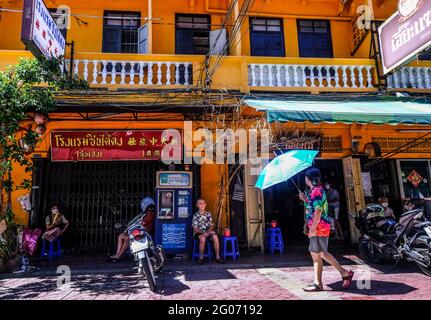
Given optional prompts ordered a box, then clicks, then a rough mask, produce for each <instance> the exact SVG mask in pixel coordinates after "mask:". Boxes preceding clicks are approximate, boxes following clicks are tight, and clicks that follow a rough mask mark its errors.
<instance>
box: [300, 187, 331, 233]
mask: <svg viewBox="0 0 431 320" xmlns="http://www.w3.org/2000/svg"><path fill="white" fill-rule="evenodd" d="M305 207H306V209H307V212H306V214H305V220H306V222H307V225H308V227H311V225H312V224H313V219H314V213H315V212H316V210H320V211H321V212H322V214H321V217H320V222H319V223H318V224H317V228H316V232H317V236H318V237H329V234H330V233H331V224H330V221H329V217H328V201H327V200H326V194H325V191H324V190H323V188H322V187H321V186H316V187H314V188H313V189H312V190H311V191H310V193H308V194H307V195H306V200H305Z"/></svg>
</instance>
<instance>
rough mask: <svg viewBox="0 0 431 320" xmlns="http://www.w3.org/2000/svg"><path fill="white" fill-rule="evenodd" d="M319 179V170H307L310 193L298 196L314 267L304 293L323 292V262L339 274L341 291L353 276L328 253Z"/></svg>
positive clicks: (325, 207)
mask: <svg viewBox="0 0 431 320" xmlns="http://www.w3.org/2000/svg"><path fill="white" fill-rule="evenodd" d="M320 179H321V174H320V170H319V169H317V168H310V169H308V170H307V171H306V173H305V183H306V185H307V187H308V188H309V189H310V192H308V193H307V195H305V194H304V193H302V192H301V193H300V194H299V197H300V199H301V200H302V201H304V204H305V207H306V210H307V212H306V216H305V219H306V225H307V227H308V238H309V239H310V246H309V248H308V249H309V251H310V254H311V257H312V259H313V265H314V281H313V282H312V283H310V284H309V285H307V286H306V287H305V288H304V291H306V292H315V291H322V290H323V283H322V274H323V260H325V261H327V262H328V263H329V264H331V265H332V266H333V267H335V268H336V269H337V270H338V272H340V275H341V278H342V280H343V289H347V288H348V287H349V286H350V284H351V283H352V279H353V275H354V273H353V271H347V270H346V269H344V268H343V267H342V266H341V265H340V264H339V263H338V261H337V260H336V259H335V257H334V256H333V255H332V254H330V253H329V252H328V242H329V234H330V231H331V226H330V224H329V219H328V201H327V200H326V195H325V191H324V190H323V188H322V185H321V183H320ZM322 259H323V260H322Z"/></svg>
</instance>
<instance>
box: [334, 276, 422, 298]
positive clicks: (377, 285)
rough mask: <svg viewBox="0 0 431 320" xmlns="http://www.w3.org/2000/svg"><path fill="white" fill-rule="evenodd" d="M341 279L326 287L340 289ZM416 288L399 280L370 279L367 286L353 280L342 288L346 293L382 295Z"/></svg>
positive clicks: (406, 291) (400, 292) (411, 290)
mask: <svg viewBox="0 0 431 320" xmlns="http://www.w3.org/2000/svg"><path fill="white" fill-rule="evenodd" d="M341 286H342V283H341V281H339V282H334V283H331V284H328V287H329V288H331V289H332V290H334V291H340V288H341ZM416 290H418V289H417V288H414V287H412V286H409V285H407V284H405V283H401V282H392V281H381V280H375V281H374V280H372V281H371V284H370V286H369V288H367V287H366V286H364V283H363V282H361V281H353V282H352V284H351V285H350V287H349V289H347V290H342V292H346V293H355V294H361V295H365V296H384V295H403V294H407V293H410V292H413V291H416Z"/></svg>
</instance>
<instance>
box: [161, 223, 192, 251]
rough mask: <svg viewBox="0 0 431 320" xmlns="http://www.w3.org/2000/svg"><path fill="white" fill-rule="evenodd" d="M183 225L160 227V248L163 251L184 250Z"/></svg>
mask: <svg viewBox="0 0 431 320" xmlns="http://www.w3.org/2000/svg"><path fill="white" fill-rule="evenodd" d="M186 228H187V225H186V224H185V223H165V224H163V226H162V246H163V248H165V249H185V248H186V242H187V241H186V240H187V229H186Z"/></svg>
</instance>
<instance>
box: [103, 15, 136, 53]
mask: <svg viewBox="0 0 431 320" xmlns="http://www.w3.org/2000/svg"><path fill="white" fill-rule="evenodd" d="M104 16H105V18H104V22H103V44H102V51H103V52H112V53H138V30H139V27H140V25H141V14H140V13H139V12H116V11H105V13H104Z"/></svg>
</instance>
